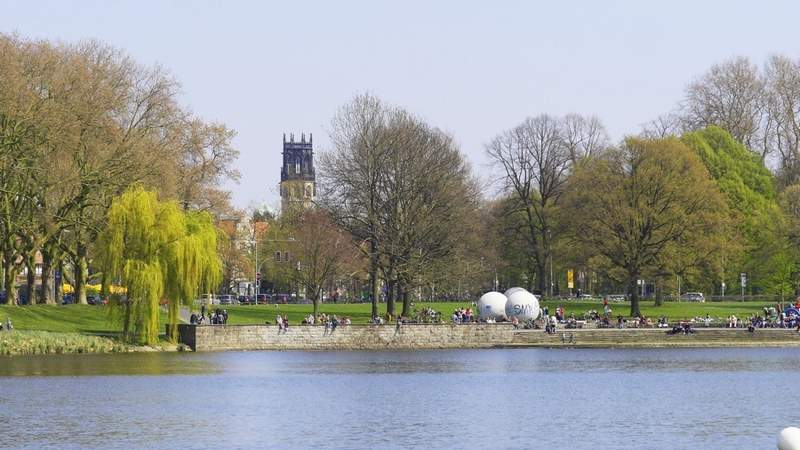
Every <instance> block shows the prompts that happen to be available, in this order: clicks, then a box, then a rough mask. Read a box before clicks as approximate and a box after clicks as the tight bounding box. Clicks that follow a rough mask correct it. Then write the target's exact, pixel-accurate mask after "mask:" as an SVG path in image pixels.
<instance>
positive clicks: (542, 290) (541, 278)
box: [536, 262, 552, 296]
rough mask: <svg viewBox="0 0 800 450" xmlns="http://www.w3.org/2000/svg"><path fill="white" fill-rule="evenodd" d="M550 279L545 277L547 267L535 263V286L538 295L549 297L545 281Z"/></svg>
mask: <svg viewBox="0 0 800 450" xmlns="http://www.w3.org/2000/svg"><path fill="white" fill-rule="evenodd" d="M549 278H550V277H548V276H547V266H546V265H544V264H539V263H538V262H537V263H536V286H537V289H538V290H539V294H540V295H542V296H545V295H550V291H549V290H548V286H547V283H546V281H547V280H548V279H549ZM551 282H552V281H551Z"/></svg>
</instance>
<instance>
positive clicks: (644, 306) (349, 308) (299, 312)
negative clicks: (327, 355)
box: [224, 300, 774, 325]
mask: <svg viewBox="0 0 800 450" xmlns="http://www.w3.org/2000/svg"><path fill="white" fill-rule="evenodd" d="M559 305H561V306H563V307H564V309H565V310H566V313H567V314H569V313H572V312H574V313H575V315H576V316H578V317H580V316H582V314H583V313H584V312H585V311H588V310H591V309H594V310H597V311H598V312H600V313H602V311H603V303H602V301H600V300H595V301H566V302H559V301H545V302H543V305H542V306H547V307H548V308H549V310H550V314H551V315H552V314H553V313H554V312H555V308H556V307H557V306H559ZM610 305H611V308H612V310H613V314H614V316H615V317H616V316H617V315H619V314H621V315H623V316H624V317H628V315H629V313H630V303H626V302H619V303H611V304H610ZM470 306H471V302H469V301H464V302H445V303H417V304H416V305H415V307H416V308H417V309H420V308H426V307H431V308H433V309H434V310H436V311H439V312H441V313H443V314H444V315H445V317H446V320H449V317H450V314H452V312H453V310H454V309H456V308H458V307H465V308H466V307H470ZM764 306H774V304H771V303H770V304H768V303H760V302H706V303H676V302H669V303H665V304H664V305H663V306H659V307H656V306H654V304H653V302H652V301H645V302H642V303H641V310H642V314H644V315H646V316H648V317H652V318H654V319H657V318H658V317H660V316H667V317H668V318H669V319H670V320H681V319H690V318H693V317H698V316H699V317H705V315H706V314H709V315H711V317H714V318H718V319H723V320H724V319H726V318H727V317H728V316H729V315H731V314H735V315H736V316H737V317H739V318H742V317H749V316H750V315H751V314H754V313H755V314H760V313H762V311H761V308H763V307H764ZM224 308H225V309H227V311H228V323H229V324H238V325H245V324H263V323H265V322H267V323H269V324H274V323H275V316H276V315H277V314H281V315H283V314H288V316H289V323H291V324H298V323H300V322H301V321H302V320H303V318H304V317H305V316H307V315H308V314H310V313H311V311H312V310H313V308H312V305H257V306H256V305H249V306H226V307H224ZM397 309H398V311H400V310H401V309H402V305H398V308H397ZM379 310H380V311H381V313H385V312H386V305H385V304H381V305H380V306H379ZM370 311H371V305H370V304H368V303H358V304H332V303H324V304H322V305H321V306H320V312H324V313H326V314H336V315H337V316H339V317H343V316H346V317H350V318H351V319H352V320H353V323H367V322H368V321H369V318H370Z"/></svg>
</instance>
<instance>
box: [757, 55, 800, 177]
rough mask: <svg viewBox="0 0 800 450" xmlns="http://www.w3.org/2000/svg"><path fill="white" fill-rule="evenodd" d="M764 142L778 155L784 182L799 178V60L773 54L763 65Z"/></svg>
mask: <svg viewBox="0 0 800 450" xmlns="http://www.w3.org/2000/svg"><path fill="white" fill-rule="evenodd" d="M765 78H766V91H767V105H768V112H769V123H768V125H767V126H768V129H767V135H768V143H769V145H771V147H772V148H773V149H774V150H775V152H776V153H777V154H778V155H779V156H780V172H781V173H780V175H781V179H782V181H783V182H784V183H785V184H787V185H788V184H792V183H797V182H798V181H800V61H792V60H791V59H789V58H787V57H785V56H779V55H776V56H773V57H771V58H770V59H769V61H768V62H767V64H766V68H765Z"/></svg>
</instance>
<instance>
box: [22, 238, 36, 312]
mask: <svg viewBox="0 0 800 450" xmlns="http://www.w3.org/2000/svg"><path fill="white" fill-rule="evenodd" d="M25 269H27V272H28V273H27V274H26V276H25V288H26V289H27V290H28V304H29V305H35V304H36V252H35V251H32V252H31V253H30V254H29V255H26V256H25Z"/></svg>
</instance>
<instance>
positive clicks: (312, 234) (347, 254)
mask: <svg viewBox="0 0 800 450" xmlns="http://www.w3.org/2000/svg"><path fill="white" fill-rule="evenodd" d="M293 225H294V226H293V229H294V233H293V235H294V239H295V242H294V245H293V247H292V248H293V250H294V251H293V253H294V258H295V260H296V261H295V263H296V267H295V268H289V270H290V271H291V272H292V275H293V278H294V279H295V281H296V282H298V283H301V284H302V285H303V286H305V288H306V295H307V296H308V298H309V299H310V300H311V301H312V303H313V304H314V317H317V316H318V315H319V304H320V299H321V298H322V292H323V288H324V287H325V286H327V285H331V284H333V283H334V282H335V281H336V277H337V276H341V275H342V274H344V273H345V272H348V271H349V272H352V270H353V269H355V268H356V266H357V264H358V257H359V250H358V249H357V248H356V247H355V243H354V242H353V240H352V237H351V236H350V235H349V234H348V233H347V232H345V231H344V230H341V229H340V228H339V227H338V226H337V225H336V224H335V223H334V222H333V220H332V219H331V217H330V215H329V214H328V213H327V212H326V211H324V210H321V209H310V210H306V211H302V212H300V213H298V215H297V216H295V217H294V218H293Z"/></svg>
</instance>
